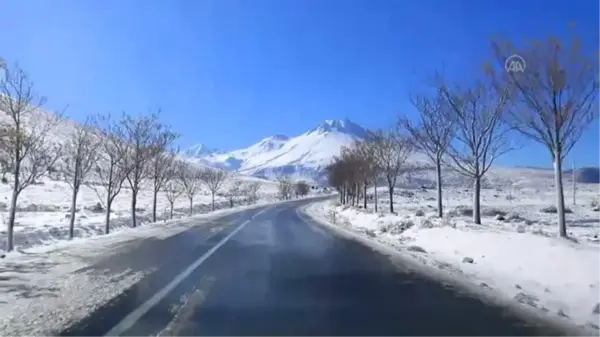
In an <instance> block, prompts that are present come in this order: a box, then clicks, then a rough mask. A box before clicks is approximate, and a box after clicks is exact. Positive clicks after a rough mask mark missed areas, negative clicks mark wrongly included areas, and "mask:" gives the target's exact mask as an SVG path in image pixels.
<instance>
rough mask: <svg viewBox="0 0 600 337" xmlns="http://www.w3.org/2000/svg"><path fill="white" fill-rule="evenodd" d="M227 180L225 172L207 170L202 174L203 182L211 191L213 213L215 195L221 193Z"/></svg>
mask: <svg viewBox="0 0 600 337" xmlns="http://www.w3.org/2000/svg"><path fill="white" fill-rule="evenodd" d="M226 179H227V172H226V171H224V170H219V169H212V168H207V169H205V170H204V172H202V180H203V181H204V184H206V187H208V190H209V191H210V195H211V205H212V207H211V209H212V210H213V211H214V210H215V194H217V192H219V190H220V189H221V187H222V186H223V183H224V182H225V180H226Z"/></svg>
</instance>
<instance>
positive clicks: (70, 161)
mask: <svg viewBox="0 0 600 337" xmlns="http://www.w3.org/2000/svg"><path fill="white" fill-rule="evenodd" d="M97 143H98V142H97V140H96V135H94V133H93V131H92V129H91V123H90V120H89V119H88V120H86V121H85V123H84V124H83V125H81V124H76V125H75V126H74V129H73V131H72V132H71V134H70V137H69V140H68V142H67V144H66V145H65V147H64V152H63V153H64V160H65V167H63V169H62V176H63V179H64V180H65V182H66V183H67V184H68V185H69V186H70V187H71V191H72V195H71V218H70V219H69V238H70V239H72V238H73V235H74V230H75V214H76V212H75V211H76V208H77V195H78V194H79V189H80V187H81V185H82V184H83V183H84V181H85V179H87V177H88V174H89V173H90V171H91V170H92V168H93V167H94V164H96V162H97V160H98V152H97V151H98V150H97Z"/></svg>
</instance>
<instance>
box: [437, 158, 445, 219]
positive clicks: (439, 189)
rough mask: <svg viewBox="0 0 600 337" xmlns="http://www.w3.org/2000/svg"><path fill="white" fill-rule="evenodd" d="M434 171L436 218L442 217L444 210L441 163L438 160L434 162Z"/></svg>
mask: <svg viewBox="0 0 600 337" xmlns="http://www.w3.org/2000/svg"><path fill="white" fill-rule="evenodd" d="M435 171H436V178H437V180H436V183H437V184H436V185H437V186H436V187H437V211H438V217H440V218H441V217H443V216H444V208H443V205H442V163H441V159H440V158H438V159H437V160H436V162H435Z"/></svg>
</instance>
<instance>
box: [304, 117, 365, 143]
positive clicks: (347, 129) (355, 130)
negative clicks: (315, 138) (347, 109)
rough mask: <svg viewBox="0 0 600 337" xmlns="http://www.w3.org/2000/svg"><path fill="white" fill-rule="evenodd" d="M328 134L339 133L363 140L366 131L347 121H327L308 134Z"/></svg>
mask: <svg viewBox="0 0 600 337" xmlns="http://www.w3.org/2000/svg"><path fill="white" fill-rule="evenodd" d="M329 132H339V133H344V134H349V135H352V136H356V137H358V138H365V136H366V133H367V132H366V130H365V129H364V128H363V127H362V126H360V125H358V124H356V123H354V122H352V121H351V120H349V119H348V118H345V119H327V120H325V121H324V122H323V123H321V124H319V125H318V126H317V127H316V128H314V129H312V130H310V131H309V132H308V133H309V134H310V133H317V134H324V133H329Z"/></svg>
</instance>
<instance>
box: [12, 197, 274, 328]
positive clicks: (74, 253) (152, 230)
mask: <svg viewBox="0 0 600 337" xmlns="http://www.w3.org/2000/svg"><path fill="white" fill-rule="evenodd" d="M266 204H269V202H264V201H263V202H260V203H258V204H255V205H251V206H239V207H235V208H232V209H224V210H220V211H216V212H211V213H209V214H203V215H197V216H194V217H191V218H185V219H178V220H172V221H167V222H166V223H163V222H158V223H153V224H148V225H145V226H142V227H137V228H122V229H121V230H120V231H118V232H113V233H111V234H108V235H102V236H95V237H89V238H76V239H74V240H72V241H56V242H54V243H52V244H47V245H43V246H35V247H31V248H29V249H22V250H21V251H18V252H11V253H8V254H7V255H6V257H5V258H4V259H3V260H0V288H1V289H2V290H3V291H2V292H0V331H2V333H3V334H4V335H56V334H57V333H59V332H60V331H61V330H62V329H64V328H65V327H67V326H69V325H70V324H72V323H74V322H77V321H78V320H80V319H82V318H84V317H85V316H86V315H87V314H89V313H90V312H92V311H94V310H95V309H96V308H98V307H100V306H101V305H103V304H105V303H106V302H107V301H109V300H110V299H112V298H113V297H115V296H117V295H119V294H120V293H122V292H123V291H124V290H125V289H127V288H128V287H130V286H132V285H133V284H135V283H136V282H138V281H139V280H141V279H142V278H143V277H144V276H145V275H148V274H149V273H151V272H153V271H154V269H151V268H148V269H146V270H137V271H134V270H131V269H127V270H125V271H123V272H120V273H98V272H96V273H94V272H93V271H92V270H87V271H86V270H85V268H86V267H89V266H91V265H93V264H95V263H96V262H98V261H99V260H100V259H104V258H110V257H111V256H112V255H113V254H119V253H122V252H123V249H126V247H133V246H134V245H135V244H136V242H139V241H140V240H146V239H149V238H156V239H164V238H167V237H170V236H172V235H175V234H177V233H180V232H182V231H184V230H187V229H189V228H191V227H195V226H202V225H203V224H204V223H207V222H208V221H210V220H212V219H214V218H215V217H217V216H223V215H226V214H230V213H233V212H237V211H240V210H243V209H249V208H254V207H259V206H262V205H266Z"/></svg>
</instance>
